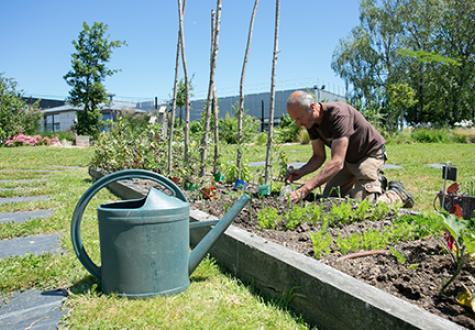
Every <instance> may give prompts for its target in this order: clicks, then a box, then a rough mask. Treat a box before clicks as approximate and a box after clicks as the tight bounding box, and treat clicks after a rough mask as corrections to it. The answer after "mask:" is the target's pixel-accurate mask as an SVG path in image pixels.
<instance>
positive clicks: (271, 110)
mask: <svg viewBox="0 0 475 330" xmlns="http://www.w3.org/2000/svg"><path fill="white" fill-rule="evenodd" d="M279 12H280V1H279V0H276V1H275V29H274V56H273V58H272V73H271V84H270V107H269V128H268V129H269V130H268V132H267V149H266V167H265V172H264V182H265V184H269V176H270V174H271V169H272V165H271V148H272V135H273V129H274V108H275V67H276V64H277V57H278V55H279Z"/></svg>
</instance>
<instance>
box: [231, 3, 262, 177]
mask: <svg viewBox="0 0 475 330" xmlns="http://www.w3.org/2000/svg"><path fill="white" fill-rule="evenodd" d="M258 4H259V0H255V1H254V8H253V9H252V14H251V21H250V22H249V31H248V33H247V44H246V51H245V52H244V61H243V63H242V71H241V81H240V83H239V114H238V130H237V144H238V149H237V154H236V167H237V168H238V175H239V179H240V178H241V167H242V161H241V159H242V121H243V117H244V79H245V78H246V65H247V59H248V56H249V50H250V49H251V42H252V31H253V29H254V18H255V17H256V10H257V6H258Z"/></svg>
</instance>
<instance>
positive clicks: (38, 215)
mask: <svg viewBox="0 0 475 330" xmlns="http://www.w3.org/2000/svg"><path fill="white" fill-rule="evenodd" d="M53 213H54V211H53V210H33V211H19V212H4V213H0V224H1V223H6V222H16V223H20V222H25V221H28V220H32V219H44V218H49V217H50V216H52V215H53Z"/></svg>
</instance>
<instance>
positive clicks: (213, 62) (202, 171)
mask: <svg viewBox="0 0 475 330" xmlns="http://www.w3.org/2000/svg"><path fill="white" fill-rule="evenodd" d="M221 3H222V1H221V0H217V3H216V23H215V31H214V45H213V53H212V56H211V63H210V64H211V65H210V74H209V86H208V98H207V103H206V123H205V129H204V132H203V139H202V141H201V159H200V175H201V176H204V175H205V174H206V159H207V156H208V134H209V129H210V117H211V106H212V104H211V101H212V96H213V86H214V71H215V68H216V57H217V54H218V45H219V26H220V24H221Z"/></svg>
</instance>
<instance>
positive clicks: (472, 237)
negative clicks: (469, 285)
mask: <svg viewBox="0 0 475 330" xmlns="http://www.w3.org/2000/svg"><path fill="white" fill-rule="evenodd" d="M439 215H440V217H441V218H442V223H443V225H444V227H445V229H446V230H447V232H448V234H447V236H446V240H447V241H448V242H449V241H450V242H452V244H453V245H454V246H452V245H451V244H448V251H449V253H450V256H451V257H452V262H453V263H454V265H455V271H454V273H453V274H452V276H451V277H450V278H449V280H448V281H447V282H445V284H444V285H443V286H442V288H441V289H440V292H444V291H445V289H447V288H448V286H449V285H450V284H451V283H453V281H455V279H456V278H457V276H458V275H459V274H460V272H461V271H462V268H463V266H464V265H465V264H466V263H467V262H468V261H469V260H470V256H471V255H472V254H475V231H474V229H475V226H474V223H471V222H470V221H468V220H463V219H459V218H457V217H456V216H454V215H453V214H448V213H440V214H439ZM454 250H455V251H454Z"/></svg>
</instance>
